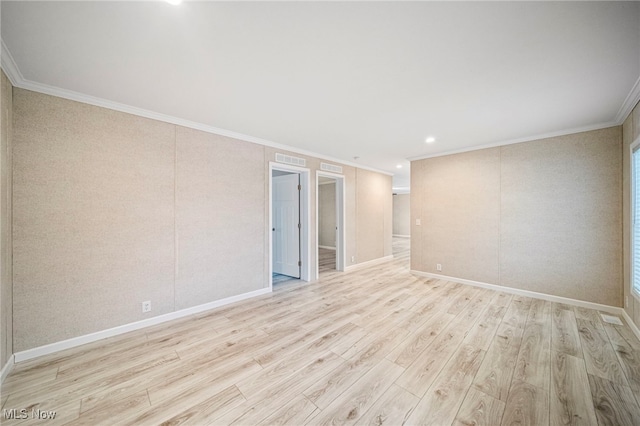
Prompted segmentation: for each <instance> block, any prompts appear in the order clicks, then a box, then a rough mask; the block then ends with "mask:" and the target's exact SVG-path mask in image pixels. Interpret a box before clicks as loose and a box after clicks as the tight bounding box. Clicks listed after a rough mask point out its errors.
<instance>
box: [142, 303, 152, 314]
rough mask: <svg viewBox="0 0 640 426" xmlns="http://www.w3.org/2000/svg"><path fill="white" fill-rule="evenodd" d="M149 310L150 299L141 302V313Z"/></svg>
mask: <svg viewBox="0 0 640 426" xmlns="http://www.w3.org/2000/svg"><path fill="white" fill-rule="evenodd" d="M146 312H151V301H150V300H147V301H146V302H142V313H143V314H144V313H146Z"/></svg>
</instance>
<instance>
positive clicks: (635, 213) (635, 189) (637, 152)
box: [631, 139, 640, 296]
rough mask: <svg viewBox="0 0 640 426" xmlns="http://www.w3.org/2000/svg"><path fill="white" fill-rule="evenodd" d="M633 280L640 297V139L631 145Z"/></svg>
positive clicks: (635, 290) (634, 288)
mask: <svg viewBox="0 0 640 426" xmlns="http://www.w3.org/2000/svg"><path fill="white" fill-rule="evenodd" d="M631 280H632V281H631V287H632V289H633V292H634V293H635V294H636V295H638V296H640V139H639V140H637V141H636V142H634V143H633V145H631Z"/></svg>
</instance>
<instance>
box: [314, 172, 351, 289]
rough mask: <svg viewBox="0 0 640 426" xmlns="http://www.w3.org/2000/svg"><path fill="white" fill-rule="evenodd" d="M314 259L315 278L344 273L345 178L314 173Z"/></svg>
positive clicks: (331, 174)
mask: <svg viewBox="0 0 640 426" xmlns="http://www.w3.org/2000/svg"><path fill="white" fill-rule="evenodd" d="M316 177H317V179H316V181H317V191H316V199H317V215H316V218H317V220H316V223H317V233H316V235H317V250H318V251H317V259H318V276H319V275H320V274H321V273H324V272H329V271H344V266H345V259H344V253H345V237H344V236H345V232H344V216H345V212H344V204H345V202H344V193H345V189H344V176H342V175H336V174H333V173H325V172H317V176H316Z"/></svg>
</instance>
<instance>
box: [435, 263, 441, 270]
mask: <svg viewBox="0 0 640 426" xmlns="http://www.w3.org/2000/svg"><path fill="white" fill-rule="evenodd" d="M436 271H442V265H441V264H439V263H436Z"/></svg>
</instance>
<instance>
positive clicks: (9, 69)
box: [0, 38, 25, 87]
mask: <svg viewBox="0 0 640 426" xmlns="http://www.w3.org/2000/svg"><path fill="white" fill-rule="evenodd" d="M0 44H1V45H2V46H1V47H0V49H1V50H0V65H1V66H2V69H3V70H4V73H5V74H6V76H7V78H9V81H10V82H11V84H12V85H13V86H16V87H19V86H20V84H21V83H22V82H24V81H25V80H24V77H22V73H20V70H19V69H18V66H17V65H16V62H15V61H14V60H13V56H11V52H9V49H8V48H7V46H6V45H5V44H4V40H2V39H1V38H0Z"/></svg>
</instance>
